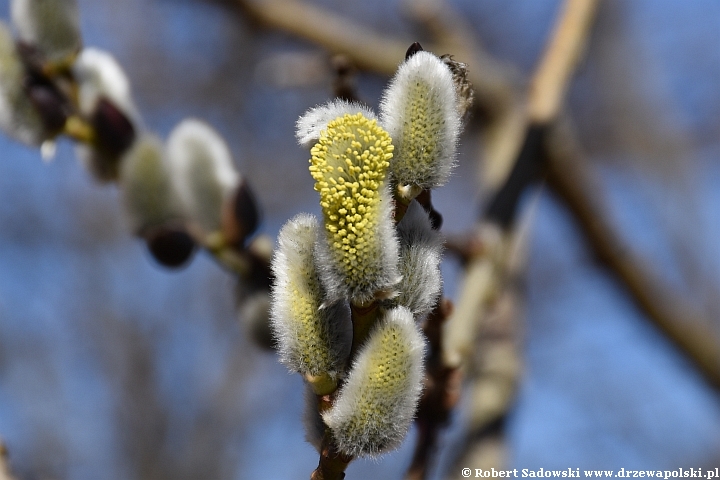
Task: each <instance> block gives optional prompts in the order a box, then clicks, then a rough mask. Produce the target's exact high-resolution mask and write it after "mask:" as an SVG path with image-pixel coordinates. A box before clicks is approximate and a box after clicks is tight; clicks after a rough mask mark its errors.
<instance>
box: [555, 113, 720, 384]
mask: <svg viewBox="0 0 720 480" xmlns="http://www.w3.org/2000/svg"><path fill="white" fill-rule="evenodd" d="M562 128H563V127H561V126H556V127H555V128H554V129H552V130H551V131H549V133H548V139H547V142H548V145H547V149H548V152H549V153H548V158H547V182H548V185H549V186H550V187H551V188H552V189H553V190H554V191H555V192H556V193H557V194H558V195H559V196H560V198H562V200H564V202H565V204H566V205H567V206H568V208H569V209H570V211H571V212H572V214H573V216H574V217H575V219H576V221H577V222H578V224H579V225H580V227H581V228H582V230H583V232H584V233H585V235H586V237H587V238H588V241H589V242H590V244H591V247H592V248H593V250H594V251H595V253H596V254H597V256H598V258H599V260H601V261H602V262H603V263H605V265H607V266H608V267H609V268H610V269H611V271H612V272H613V273H614V274H615V275H616V276H617V277H618V279H619V280H621V281H622V282H623V283H624V284H625V286H626V287H627V289H628V291H629V292H630V294H631V295H632V297H633V299H634V300H635V302H636V304H637V305H638V306H639V307H640V308H641V309H642V311H643V312H645V314H646V315H647V316H648V318H650V319H651V320H652V321H653V323H655V325H657V326H658V327H659V328H660V330H662V331H663V333H665V335H667V336H668V337H669V338H670V339H672V340H673V341H674V342H675V344H676V345H677V346H678V347H680V349H682V350H683V351H684V352H685V353H686V354H687V355H688V357H690V359H692V361H693V362H694V363H695V364H696V365H697V367H698V368H699V370H700V372H701V373H702V374H703V375H704V376H705V378H706V379H707V381H708V382H709V383H710V384H711V385H713V386H714V387H715V388H720V338H718V335H717V333H715V332H714V331H713V329H712V328H711V327H710V321H709V319H708V318H707V315H706V314H705V313H704V312H702V311H700V310H698V308H697V307H696V306H694V305H693V304H691V303H690V302H688V301H687V300H686V299H685V298H683V297H682V296H680V295H678V294H677V293H675V291H673V290H672V289H670V288H669V287H668V285H667V284H666V283H665V282H663V281H661V279H660V278H661V277H660V276H659V275H658V273H657V272H656V271H654V270H653V269H652V268H651V267H650V266H649V265H648V264H647V262H645V261H644V260H642V259H641V258H640V257H638V256H637V255H636V254H634V253H633V252H632V250H631V249H630V248H629V246H628V245H626V244H625V242H624V241H623V240H622V239H621V238H620V237H619V236H618V235H617V234H616V233H615V230H614V229H613V226H612V224H611V223H610V221H609V220H608V219H607V217H606V215H605V213H604V212H605V211H606V208H605V206H604V205H603V203H602V201H601V199H602V194H601V192H600V189H599V187H598V185H597V183H596V181H595V180H594V179H595V178H596V177H595V175H594V174H593V172H592V170H591V166H590V165H589V164H588V163H587V161H586V160H585V159H584V158H583V156H582V154H580V153H579V149H578V148H577V145H575V143H574V142H573V141H572V135H570V134H568V132H567V131H566V130H563V129H562Z"/></svg>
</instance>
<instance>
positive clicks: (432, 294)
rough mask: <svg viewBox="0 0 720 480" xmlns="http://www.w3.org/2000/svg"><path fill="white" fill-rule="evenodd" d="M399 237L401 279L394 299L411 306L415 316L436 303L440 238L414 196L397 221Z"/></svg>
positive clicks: (423, 314) (438, 282)
mask: <svg viewBox="0 0 720 480" xmlns="http://www.w3.org/2000/svg"><path fill="white" fill-rule="evenodd" d="M397 227H398V236H399V237H400V265H399V268H400V274H401V275H402V277H403V279H402V282H400V284H399V287H398V290H399V292H400V293H399V295H398V297H397V298H396V299H395V301H396V302H397V303H398V304H400V305H403V306H405V307H407V308H408V309H410V311H411V312H412V313H413V315H414V316H415V318H416V319H418V320H419V319H421V318H423V317H425V316H426V315H427V314H428V313H430V311H431V310H432V309H433V308H434V307H435V304H436V303H437V300H438V297H439V296H440V291H441V288H442V275H441V273H440V261H441V260H442V249H443V244H442V238H441V236H440V234H439V233H438V232H437V231H435V230H433V228H432V225H431V224H430V218H429V217H428V214H427V213H426V212H425V210H424V209H423V207H422V206H421V205H420V204H419V203H418V202H417V201H415V200H413V201H412V202H411V203H410V205H409V206H408V209H407V212H406V213H405V216H404V217H403V219H402V220H401V221H400V223H399V224H398V226H397Z"/></svg>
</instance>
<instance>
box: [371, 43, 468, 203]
mask: <svg viewBox="0 0 720 480" xmlns="http://www.w3.org/2000/svg"><path fill="white" fill-rule="evenodd" d="M456 104H457V98H456V93H455V84H454V83H453V75H452V73H451V72H450V69H449V68H448V66H447V65H445V63H443V61H442V60H440V59H439V58H438V57H436V56H435V55H433V54H432V53H430V52H425V51H418V52H416V53H415V54H413V55H412V56H411V57H410V58H408V59H407V60H406V61H405V62H403V63H402V64H401V65H400V67H399V68H398V71H397V73H396V74H395V76H394V77H393V79H392V80H391V81H390V85H389V86H388V88H387V89H386V90H385V93H384V94H383V99H382V101H381V103H380V118H381V123H382V125H383V126H384V127H385V128H386V129H387V131H388V133H389V134H390V136H391V137H392V139H393V144H394V145H395V155H394V157H393V160H392V162H391V164H390V171H391V173H392V176H393V178H394V180H395V181H396V182H397V183H398V184H399V185H418V186H420V187H422V188H426V189H429V188H434V187H438V186H441V185H443V184H445V183H446V182H447V180H448V177H449V176H450V172H451V170H452V168H453V166H454V163H455V152H456V149H457V142H458V136H459V134H460V127H461V122H460V115H459V114H458V111H457V108H456Z"/></svg>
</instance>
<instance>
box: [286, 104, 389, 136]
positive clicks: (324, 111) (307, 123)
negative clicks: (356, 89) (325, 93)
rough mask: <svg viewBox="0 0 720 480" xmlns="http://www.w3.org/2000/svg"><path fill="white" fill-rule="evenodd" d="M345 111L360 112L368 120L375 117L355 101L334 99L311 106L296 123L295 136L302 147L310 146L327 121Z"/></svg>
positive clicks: (340, 115) (349, 112)
mask: <svg viewBox="0 0 720 480" xmlns="http://www.w3.org/2000/svg"><path fill="white" fill-rule="evenodd" d="M346 113H348V114H351V115H354V114H356V113H362V114H363V115H364V116H365V118H367V119H369V120H373V119H375V113H374V112H373V111H372V110H370V109H369V108H367V107H366V106H364V105H361V104H359V103H357V102H348V101H347V100H342V99H336V100H333V101H330V102H327V103H324V104H322V105H318V106H317V107H314V108H311V109H310V110H308V111H307V112H305V114H303V116H301V117H300V118H299V119H298V121H297V123H296V125H295V126H296V130H295V137H296V138H297V140H298V143H300V145H302V146H304V147H308V148H309V147H311V146H312V145H313V144H314V143H315V142H317V141H318V140H319V139H320V132H322V131H323V130H325V129H326V128H327V125H328V123H330V122H331V121H332V120H335V119H336V118H338V117H342V116H343V115H345V114H346Z"/></svg>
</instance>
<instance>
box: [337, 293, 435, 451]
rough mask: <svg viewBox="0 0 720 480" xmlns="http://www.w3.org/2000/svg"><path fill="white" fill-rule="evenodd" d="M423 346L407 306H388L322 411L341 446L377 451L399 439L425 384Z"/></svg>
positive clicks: (386, 447) (348, 449) (388, 448)
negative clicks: (334, 397)
mask: <svg viewBox="0 0 720 480" xmlns="http://www.w3.org/2000/svg"><path fill="white" fill-rule="evenodd" d="M424 348H425V344H424V341H423V337H422V334H421V333H420V331H419V330H418V327H417V325H416V324H415V321H414V320H413V316H412V313H410V311H409V310H408V309H406V308H405V307H397V308H394V309H392V310H389V311H387V312H385V314H384V315H383V317H382V319H381V320H380V322H379V323H378V325H377V326H376V327H375V328H374V329H373V331H372V333H371V334H370V337H369V338H368V340H367V342H366V343H365V345H364V346H363V348H362V350H361V351H360V353H359V354H358V358H357V359H356V361H355V363H354V365H353V368H352V370H351V371H350V375H349V376H348V378H347V381H346V382H345V385H344V386H343V388H342V390H341V391H340V395H339V396H338V397H337V400H336V401H335V405H333V407H332V408H331V409H330V410H328V411H327V412H326V413H324V414H323V419H324V420H325V423H326V424H327V425H328V427H330V430H331V431H332V435H333V437H334V439H335V441H336V444H337V446H338V448H339V450H340V451H341V452H343V453H345V454H347V455H352V456H374V455H378V454H380V453H383V452H386V451H388V450H392V449H394V448H396V447H398V446H399V445H400V442H402V439H403V438H404V437H405V434H406V433H407V431H408V429H409V428H410V423H411V422H412V419H413V417H414V415H415V410H416V408H417V403H418V399H419V397H420V392H421V390H422V378H423V353H424Z"/></svg>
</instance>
